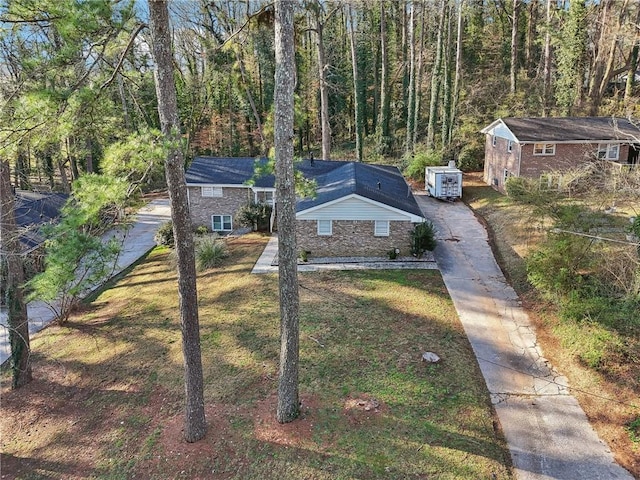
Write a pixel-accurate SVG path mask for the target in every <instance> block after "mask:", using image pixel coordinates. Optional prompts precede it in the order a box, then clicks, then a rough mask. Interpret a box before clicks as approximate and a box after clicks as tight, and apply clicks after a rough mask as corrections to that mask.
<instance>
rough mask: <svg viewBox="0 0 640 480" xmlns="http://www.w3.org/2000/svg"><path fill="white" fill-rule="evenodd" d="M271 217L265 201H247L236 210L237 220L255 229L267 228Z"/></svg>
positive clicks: (269, 207)
mask: <svg viewBox="0 0 640 480" xmlns="http://www.w3.org/2000/svg"><path fill="white" fill-rule="evenodd" d="M270 219H271V206H269V205H268V204H266V203H255V202H250V203H247V204H246V205H245V206H244V207H242V208H241V209H240V211H239V212H238V220H239V222H240V224H241V225H244V226H246V227H251V228H252V229H253V230H255V231H266V230H268V229H269V220H270Z"/></svg>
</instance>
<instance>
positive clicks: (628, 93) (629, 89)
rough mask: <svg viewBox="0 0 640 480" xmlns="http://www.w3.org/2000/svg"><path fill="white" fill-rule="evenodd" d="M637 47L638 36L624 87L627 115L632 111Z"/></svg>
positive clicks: (639, 43)
mask: <svg viewBox="0 0 640 480" xmlns="http://www.w3.org/2000/svg"><path fill="white" fill-rule="evenodd" d="M639 12H640V10H639ZM638 49H640V38H637V39H636V43H635V44H634V45H633V48H632V49H631V58H630V60H629V68H628V69H627V84H626V85H625V88H624V106H625V110H626V114H627V115H631V113H632V111H633V110H632V104H633V103H632V101H631V99H632V97H633V87H634V85H635V77H636V70H637V69H638Z"/></svg>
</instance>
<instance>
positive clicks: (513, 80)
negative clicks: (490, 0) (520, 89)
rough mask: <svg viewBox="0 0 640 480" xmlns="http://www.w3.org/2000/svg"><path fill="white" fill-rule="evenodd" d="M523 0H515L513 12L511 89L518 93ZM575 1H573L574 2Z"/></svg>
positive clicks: (512, 91)
mask: <svg viewBox="0 0 640 480" xmlns="http://www.w3.org/2000/svg"><path fill="white" fill-rule="evenodd" d="M520 2H521V0H513V12H512V16H511V68H510V75H509V78H510V80H511V82H510V85H511V87H510V91H511V93H512V94H514V93H516V87H517V84H516V82H517V79H518V16H519V15H520ZM572 3H573V2H572Z"/></svg>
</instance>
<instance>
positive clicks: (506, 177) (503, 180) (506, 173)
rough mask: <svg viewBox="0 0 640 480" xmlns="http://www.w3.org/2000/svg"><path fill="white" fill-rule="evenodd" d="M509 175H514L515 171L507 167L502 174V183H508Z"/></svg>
mask: <svg viewBox="0 0 640 480" xmlns="http://www.w3.org/2000/svg"><path fill="white" fill-rule="evenodd" d="M509 177H513V173H511V172H510V171H509V170H507V169H506V168H505V169H504V172H503V174H502V183H504V184H506V183H507V179H508V178H509Z"/></svg>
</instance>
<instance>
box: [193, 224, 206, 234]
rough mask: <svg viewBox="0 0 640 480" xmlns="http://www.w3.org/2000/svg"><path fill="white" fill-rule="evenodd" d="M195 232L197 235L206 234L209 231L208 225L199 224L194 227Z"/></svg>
mask: <svg viewBox="0 0 640 480" xmlns="http://www.w3.org/2000/svg"><path fill="white" fill-rule="evenodd" d="M193 232H194V233H195V234H196V235H199V236H202V235H206V234H207V233H209V228H207V226H206V225H198V226H197V227H196V228H194V230H193Z"/></svg>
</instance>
